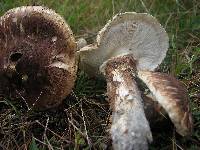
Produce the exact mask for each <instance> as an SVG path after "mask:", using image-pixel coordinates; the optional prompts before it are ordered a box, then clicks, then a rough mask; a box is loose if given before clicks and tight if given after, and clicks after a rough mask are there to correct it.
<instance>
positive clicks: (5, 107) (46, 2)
mask: <svg viewBox="0 0 200 150" xmlns="http://www.w3.org/2000/svg"><path fill="white" fill-rule="evenodd" d="M23 5H42V6H47V7H49V8H51V9H54V10H55V11H56V12H57V13H59V14H60V15H61V16H63V17H64V18H65V20H66V21H67V23H68V24H69V25H70V26H71V29H72V31H73V33H74V35H75V37H76V39H78V38H80V37H83V38H85V39H86V40H87V42H88V43H92V42H94V41H95V39H96V35H97V33H98V31H99V30H100V29H102V28H103V27H104V25H105V24H106V22H107V21H108V20H109V19H111V18H112V16H114V15H115V14H116V13H120V12H126V11H134V12H145V13H150V14H151V15H153V16H154V17H156V18H157V19H158V20H159V22H160V23H161V24H162V25H163V27H164V28H165V29H166V31H167V33H168V35H169V38H170V47H169V51H168V54H167V57H166V58H165V60H164V62H163V63H162V65H161V67H160V68H159V71H161V72H165V73H168V74H171V75H173V76H175V77H176V78H178V79H179V80H180V81H181V82H183V83H184V84H185V86H186V87H187V89H188V91H189V97H190V106H191V111H192V114H193V118H194V132H193V135H192V136H191V137H187V138H183V137H180V136H179V135H177V134H176V133H175V129H174V128H173V126H172V125H171V124H162V123H161V124H155V125H154V127H153V128H155V131H153V136H154V142H153V143H152V144H151V145H150V149H152V150H153V149H155V150H157V149H162V150H168V149H169V150H172V149H173V150H178V149H180V150H185V149H187V150H198V149H200V1H199V0H0V15H3V14H4V13H5V12H6V11H7V10H9V9H11V8H14V7H18V6H23ZM105 85H106V84H105V82H104V81H101V80H100V79H94V78H90V77H88V76H87V74H85V73H84V72H81V71H79V73H78V79H77V81H76V86H75V88H74V91H73V92H72V94H71V95H70V96H69V97H67V98H66V100H64V102H63V105H62V106H60V107H59V108H56V109H54V110H49V111H44V112H28V113H27V112H26V110H25V108H24V107H23V104H21V103H19V102H18V101H15V100H10V99H3V98H0V149H1V148H2V149H30V150H38V149H90V148H93V149H110V148H111V141H110V139H109V133H108V129H109V125H110V115H111V111H110V109H109V104H108V101H107V98H106V96H105V92H106V87H105ZM167 122H169V120H167Z"/></svg>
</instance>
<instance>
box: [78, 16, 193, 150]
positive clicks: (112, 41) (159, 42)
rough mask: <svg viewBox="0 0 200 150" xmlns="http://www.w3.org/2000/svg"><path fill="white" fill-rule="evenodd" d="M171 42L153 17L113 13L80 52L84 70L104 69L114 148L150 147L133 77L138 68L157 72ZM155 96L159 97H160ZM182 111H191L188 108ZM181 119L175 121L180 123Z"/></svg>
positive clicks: (102, 70) (81, 65) (149, 136)
mask: <svg viewBox="0 0 200 150" xmlns="http://www.w3.org/2000/svg"><path fill="white" fill-rule="evenodd" d="M168 42H169V40H168V36H167V34H166V32H165V30H164V28H162V26H161V25H160V24H159V22H158V21H157V20H156V19H155V18H154V17H152V16H151V15H149V14H144V13H133V12H128V13H122V14H118V15H116V16H114V17H113V19H112V20H110V21H109V22H108V23H107V24H106V26H105V27H104V28H103V29H102V30H101V31H100V32H99V34H98V36H97V42H96V43H94V44H91V45H88V46H86V47H83V48H82V49H81V50H80V51H79V57H80V68H81V69H83V70H85V71H86V72H87V73H89V74H91V75H95V76H98V75H100V72H102V73H103V74H104V76H105V77H106V81H107V94H108V97H109V99H110V103H111V108H112V110H113V115H112V126H111V130H110V133H111V137H112V140H113V146H114V149H148V142H151V141H152V135H151V131H150V127H149V124H148V121H147V120H146V117H145V114H144V110H143V102H142V98H141V95H140V92H139V90H138V88H137V85H136V81H135V80H134V78H135V77H136V75H137V73H138V71H143V70H148V71H154V70H155V68H156V67H158V65H159V64H160V63H161V62H162V60H163V59H164V57H165V56H166V52H167V50H168ZM139 77H140V76H139ZM152 82H153V81H152ZM177 82H178V81H177ZM145 83H146V82H145ZM147 86H148V85H147ZM150 90H151V89H150ZM177 90H178V89H177ZM153 94H154V92H153ZM184 94H186V93H184ZM154 96H156V100H158V98H159V97H157V95H154ZM166 101H169V100H166ZM183 101H187V99H183ZM158 102H159V103H160V100H158ZM161 105H162V103H161ZM162 106H163V105H162ZM185 106H188V105H187V103H186V105H185ZM185 106H184V107H185ZM163 107H164V108H166V105H165V104H164V106H163ZM177 107H182V105H181V106H178V105H177ZM187 108H188V107H187ZM165 110H166V111H167V113H169V115H170V114H173V112H175V110H173V109H172V110H170V111H171V112H168V111H169V110H168V109H165ZM179 110H180V111H182V112H181V113H183V112H184V111H186V112H188V109H182V108H180V109H179ZM179 110H178V111H179ZM178 111H176V112H178ZM176 112H175V113H176ZM186 114H189V113H186ZM185 117H186V119H184V120H189V119H188V117H189V115H185ZM170 118H171V119H172V118H173V117H171V116H170ZM178 119H180V118H176V119H175V121H173V120H172V121H173V122H174V123H175V122H176V123H178V124H179V125H180V124H181V123H180V120H178ZM186 122H187V121H186ZM188 122H189V121H188ZM189 123H190V122H189ZM176 127H178V128H179V126H177V125H176ZM187 127H189V126H187ZM187 127H186V128H184V133H186V132H185V131H186V130H187V131H189V132H190V128H187ZM181 128H182V127H181ZM178 131H180V129H178ZM189 132H187V133H189ZM179 133H180V132H179ZM182 135H185V134H182Z"/></svg>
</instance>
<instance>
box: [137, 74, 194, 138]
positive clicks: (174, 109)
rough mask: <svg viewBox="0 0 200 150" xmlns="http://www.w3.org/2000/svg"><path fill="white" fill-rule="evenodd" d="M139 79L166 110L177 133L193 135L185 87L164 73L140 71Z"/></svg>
mask: <svg viewBox="0 0 200 150" xmlns="http://www.w3.org/2000/svg"><path fill="white" fill-rule="evenodd" d="M138 77H139V78H140V79H141V80H142V81H143V82H144V83H145V84H146V85H147V87H148V88H149V89H150V91H151V92H152V94H153V95H154V96H155V98H156V100H157V101H158V102H159V103H160V104H161V105H162V107H163V108H164V109H165V110H166V112H167V113H168V115H169V117H170V119H171V120H172V122H173V123H174V125H175V127H176V130H177V132H178V133H179V134H181V135H182V136H186V135H189V134H191V132H192V126H193V124H192V117H191V113H190V109H189V104H188V95H187V90H186V88H185V87H184V85H183V84H182V83H181V82H179V81H178V80H176V79H175V78H174V77H171V76H169V75H167V74H164V73H158V72H151V71H139V72H138Z"/></svg>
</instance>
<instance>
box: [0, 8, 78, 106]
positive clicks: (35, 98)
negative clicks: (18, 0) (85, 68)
mask: <svg viewBox="0 0 200 150" xmlns="http://www.w3.org/2000/svg"><path fill="white" fill-rule="evenodd" d="M75 50H76V43H75V39H74V37H73V34H72V31H71V29H70V28H69V26H68V25H67V24H66V22H65V21H64V19H63V18H62V17H61V16H59V15H58V14H56V13H55V12H54V11H53V10H50V9H48V8H45V7H41V6H23V7H19V8H15V9H12V10H10V11H8V12H7V13H6V14H5V15H4V16H2V17H1V18H0V75H2V76H1V78H3V82H2V83H1V85H2V88H3V90H2V91H4V93H5V94H8V93H9V94H10V93H11V94H12V95H14V96H16V97H23V98H24V99H25V100H26V101H27V103H28V104H29V107H32V105H33V104H35V105H36V106H37V107H40V108H43V109H45V108H50V107H54V106H56V105H58V104H59V103H61V101H62V100H63V99H64V98H65V97H66V95H68V94H69V93H70V91H71V89H72V87H73V85H74V80H75V77H76V75H75V73H76V67H75Z"/></svg>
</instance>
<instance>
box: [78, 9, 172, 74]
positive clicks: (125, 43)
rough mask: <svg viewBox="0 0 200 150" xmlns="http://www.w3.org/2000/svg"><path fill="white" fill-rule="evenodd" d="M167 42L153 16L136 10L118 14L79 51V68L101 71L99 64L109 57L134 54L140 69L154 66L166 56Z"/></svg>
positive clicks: (153, 67) (87, 70) (96, 72)
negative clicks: (94, 40) (93, 42)
mask: <svg viewBox="0 0 200 150" xmlns="http://www.w3.org/2000/svg"><path fill="white" fill-rule="evenodd" d="M168 42H169V39H168V35H167V33H166V32H165V30H164V28H163V27H162V26H161V25H160V23H159V22H158V21H157V20H156V19H155V18H154V17H153V16H151V15H149V14H146V13H135V12H126V13H121V14H117V15H116V16H114V17H113V19H112V20H110V21H109V22H108V23H107V24H106V25H105V27H104V28H103V29H102V30H101V31H100V32H99V33H98V35H97V42H96V43H95V44H93V45H89V46H87V47H84V48H82V49H81V50H80V51H79V52H78V53H79V55H80V68H81V69H83V70H85V71H86V72H88V73H89V74H91V75H98V74H99V67H100V66H101V65H102V64H103V63H104V62H105V61H107V60H108V59H110V58H112V57H116V56H120V55H127V54H132V57H133V58H134V59H135V60H136V61H137V69H138V70H140V69H142V70H154V69H155V68H156V67H157V66H158V65H159V64H160V63H161V62H162V60H163V59H164V57H165V56H166V52H167V50H168V46H169V44H168ZM88 66H89V67H88Z"/></svg>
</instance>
